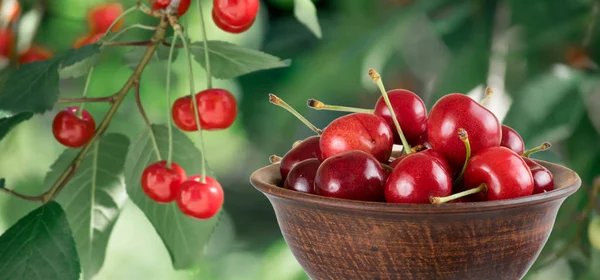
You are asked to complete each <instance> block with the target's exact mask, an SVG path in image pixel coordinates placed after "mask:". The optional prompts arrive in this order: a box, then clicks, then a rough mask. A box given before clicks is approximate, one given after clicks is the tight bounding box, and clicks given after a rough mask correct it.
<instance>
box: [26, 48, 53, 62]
mask: <svg viewBox="0 0 600 280" xmlns="http://www.w3.org/2000/svg"><path fill="white" fill-rule="evenodd" d="M50 58H52V52H51V51H50V50H48V49H46V48H43V47H41V46H31V47H30V48H29V49H27V51H25V52H24V53H22V54H20V55H19V58H18V61H19V64H25V63H31V62H36V61H42V60H46V59H50Z"/></svg>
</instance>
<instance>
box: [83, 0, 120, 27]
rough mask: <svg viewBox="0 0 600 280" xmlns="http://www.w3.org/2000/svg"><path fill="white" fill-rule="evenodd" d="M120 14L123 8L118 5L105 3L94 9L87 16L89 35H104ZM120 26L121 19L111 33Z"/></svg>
mask: <svg viewBox="0 0 600 280" xmlns="http://www.w3.org/2000/svg"><path fill="white" fill-rule="evenodd" d="M122 13H123V6H122V5H121V4H120V3H106V4H101V5H98V6H96V7H94V8H93V9H92V10H90V12H89V13H88V15H87V20H88V25H89V26H90V29H91V33H94V34H96V33H105V32H106V31H108V28H109V27H110V25H111V24H112V23H113V22H114V21H115V20H116V19H117V18H118V17H119V16H120V15H121V14H122ZM122 25H123V20H122V19H121V20H119V22H117V23H116V24H115V26H113V28H112V30H111V31H113V32H114V31H117V30H119V29H120V28H121V26H122Z"/></svg>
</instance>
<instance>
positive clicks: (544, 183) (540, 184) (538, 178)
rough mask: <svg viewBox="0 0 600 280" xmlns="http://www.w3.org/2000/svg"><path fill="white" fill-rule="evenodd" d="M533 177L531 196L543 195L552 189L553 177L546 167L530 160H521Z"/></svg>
mask: <svg viewBox="0 0 600 280" xmlns="http://www.w3.org/2000/svg"><path fill="white" fill-rule="evenodd" d="M523 160H524V161H525V163H526V164H527V166H528V167H529V170H531V175H532V176H533V194H538V193H545V192H549V191H551V190H553V189H554V176H553V175H552V172H550V170H548V169H547V168H546V167H543V166H542V165H540V164H539V163H537V162H535V161H533V160H532V159H530V158H523Z"/></svg>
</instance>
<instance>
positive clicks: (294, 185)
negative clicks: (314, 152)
mask: <svg viewBox="0 0 600 280" xmlns="http://www.w3.org/2000/svg"><path fill="white" fill-rule="evenodd" d="M320 165H321V162H320V161H319V160H318V159H316V158H310V159H307V160H304V161H301V162H300V163H298V164H296V166H294V168H292V170H291V171H290V173H289V175H288V176H287V179H285V183H284V184H283V186H284V187H285V188H286V189H289V190H293V191H297V192H303V193H312V194H314V193H315V176H316V175H317V169H319V166H320Z"/></svg>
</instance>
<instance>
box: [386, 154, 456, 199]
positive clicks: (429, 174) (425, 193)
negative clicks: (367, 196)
mask: <svg viewBox="0 0 600 280" xmlns="http://www.w3.org/2000/svg"><path fill="white" fill-rule="evenodd" d="M428 151H431V152H428ZM448 166H449V164H448V163H447V162H446V160H445V159H444V158H442V157H441V155H439V154H438V153H437V152H435V151H433V150H425V151H423V152H417V153H412V154H409V155H408V156H406V157H405V158H404V159H402V160H401V161H400V162H399V163H398V164H397V165H396V167H394V170H393V171H392V174H390V177H389V178H388V180H387V183H386V184H385V200H386V201H387V202H389V203H429V201H430V198H431V197H434V196H448V195H450V194H452V176H451V174H450V173H448V170H447V169H446V168H448Z"/></svg>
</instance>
